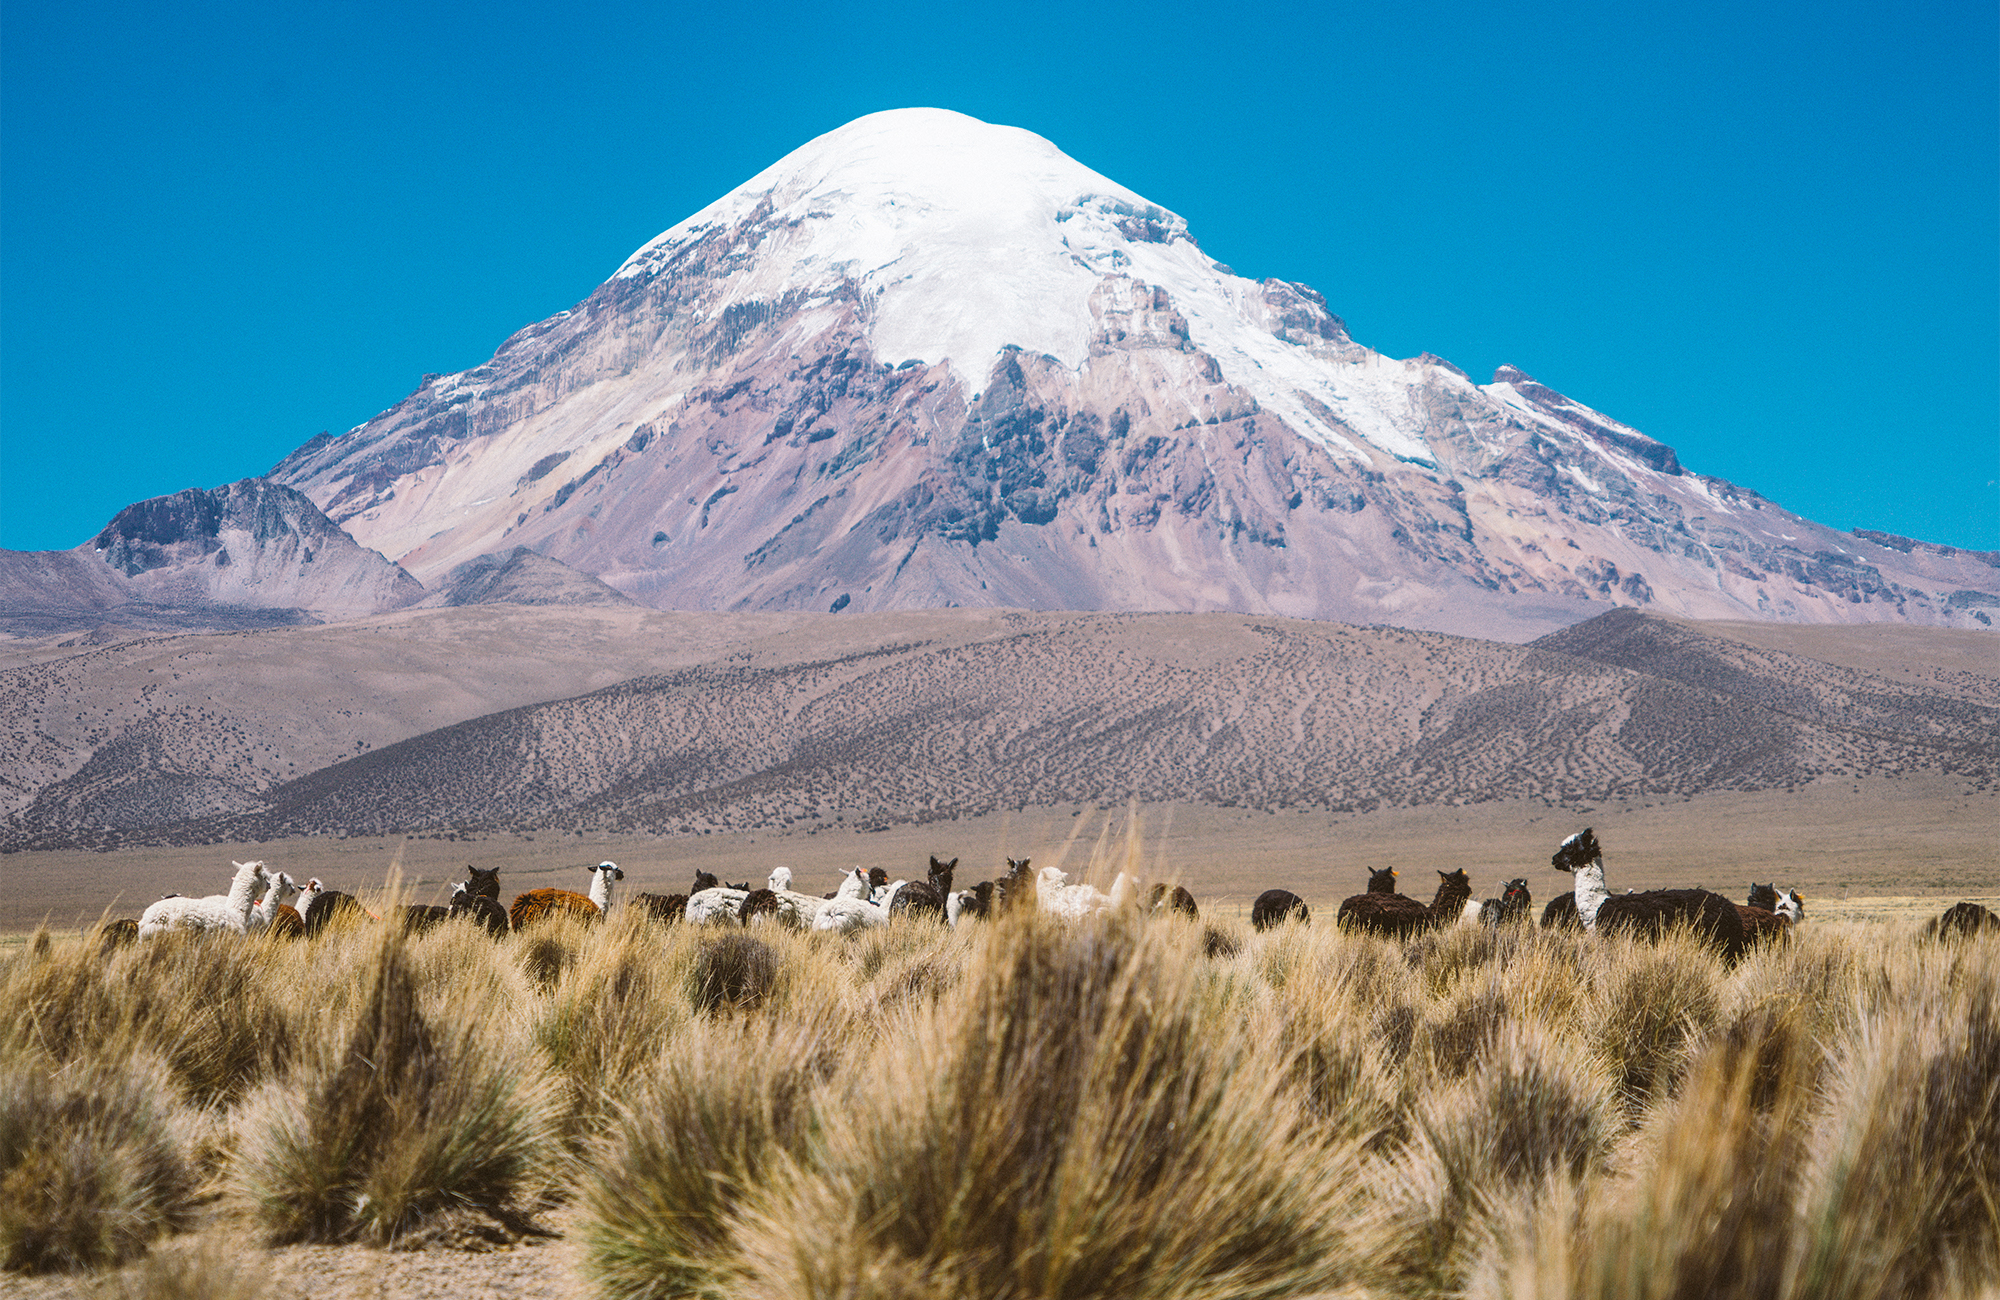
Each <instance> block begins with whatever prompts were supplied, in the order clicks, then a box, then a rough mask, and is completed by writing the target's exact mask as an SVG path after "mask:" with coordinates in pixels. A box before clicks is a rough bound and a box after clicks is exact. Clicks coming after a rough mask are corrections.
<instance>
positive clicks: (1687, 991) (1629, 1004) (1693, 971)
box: [1584, 930, 1723, 1118]
mask: <svg viewBox="0 0 2000 1300" xmlns="http://www.w3.org/2000/svg"><path fill="white" fill-rule="evenodd" d="M1593 957H1594V961H1593V967H1594V969H1593V970H1592V971H1591V975H1590V977H1591V978H1592V980H1593V982H1594V983H1596V984H1597V986H1598V987H1597V991H1596V999H1597V1000H1596V1001H1595V1002H1594V1003H1592V1004H1591V1005H1590V1006H1589V1007H1588V1008H1587V1009H1586V1010H1585V1012H1584V1015H1585V1018H1586V1020H1587V1025H1588V1027H1587V1030H1586V1032H1587V1033H1588V1034H1589V1037H1590V1039H1591V1041H1592V1042H1593V1043H1594V1045H1595V1046H1596V1048H1597V1051H1598V1053H1599V1054H1600V1055H1601V1056H1602V1057H1603V1059H1604V1062H1605V1064H1606V1066H1607V1067H1608V1068H1609V1069H1610V1071H1611V1072H1612V1075H1613V1077H1614V1078H1616V1080H1617V1082H1618V1091H1619V1094H1620V1096H1621V1097H1622V1098H1623V1099H1624V1101H1625V1104H1626V1107H1627V1108H1628V1110H1629V1111H1630V1112H1631V1114H1632V1115H1633V1117H1634V1118H1637V1117H1638V1116H1639V1115H1641V1114H1643V1113H1644V1111H1645V1109H1646V1108H1647V1107H1648V1106H1649V1105H1651V1104H1652V1103H1653V1102H1654V1101H1655V1100H1656V1099H1657V1098H1659V1097H1661V1096H1664V1095H1665V1094H1667V1093H1668V1092H1670V1091H1672V1089H1673V1087H1674V1086H1675V1085H1676V1084H1677V1083H1679V1082H1680V1079H1681V1076H1682V1075H1683V1074H1684V1073H1685V1072H1686V1070H1687V1067H1688V1063H1689V1061H1690V1060H1691V1058H1692V1056H1693V1052H1694V1049H1695V1048H1696V1047H1697V1046H1699V1045H1700V1043H1701V1041H1702V1040H1703V1038H1704V1037H1705V1036H1706V1035H1707V1033H1708V1032H1709V1031H1710V1030H1711V1029H1713V1028H1714V1027H1715V1024H1716V1022H1717V1021H1718V1020H1719V1019H1720V1018H1721V1014H1722V998H1721V992H1720V986H1721V984H1722V980H1723V972H1722V967H1721V964H1720V962H1719V961H1718V959H1717V958H1716V957H1715V955H1714V953H1713V952H1711V951H1710V949H1709V948H1708V947H1707V946H1706V945H1705V944H1703V943H1701V942H1699V941H1698V940H1696V939H1695V938H1694V937H1693V936H1692V935H1690V934H1687V933H1686V932H1685V931H1684V930H1682V931H1679V932H1674V933H1671V934H1670V935H1669V936H1668V938H1667V939H1666V940H1664V941H1663V942H1661V943H1660V944H1659V945H1657V946H1653V945H1647V944H1643V943H1635V941H1633V940H1630V939H1607V940H1600V941H1599V948H1598V950H1597V951H1596V952H1595V953H1594V954H1593Z"/></svg>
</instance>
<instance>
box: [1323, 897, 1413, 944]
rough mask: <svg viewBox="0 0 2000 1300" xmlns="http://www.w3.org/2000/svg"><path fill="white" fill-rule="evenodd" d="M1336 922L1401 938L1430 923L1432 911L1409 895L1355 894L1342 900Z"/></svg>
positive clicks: (1370, 932) (1344, 926) (1371, 932)
mask: <svg viewBox="0 0 2000 1300" xmlns="http://www.w3.org/2000/svg"><path fill="white" fill-rule="evenodd" d="M1333 919H1334V924H1336V925H1338V926H1340V927H1341V928H1342V929H1352V930H1364V931H1366V932H1367V933H1369V934H1382V935H1388V936H1390V937H1392V938H1400V937H1402V936H1403V935H1406V934H1414V933H1415V932H1416V931H1418V930H1420V929H1422V928H1423V927H1424V926H1425V925H1427V924H1429V922H1430V919H1431V911H1430V909H1429V908H1427V907H1425V906H1424V905H1423V904H1422V903H1419V902H1418V901H1417V900H1416V899H1414V898H1411V897H1410V896H1409V895H1408V894H1355V895H1353V896H1352V897H1350V898H1347V899H1344V900H1342V902H1341V904H1340V911H1339V912H1337V913H1336V914H1335V915H1334V918H1333Z"/></svg>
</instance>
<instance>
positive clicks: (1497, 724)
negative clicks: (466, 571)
mask: <svg viewBox="0 0 2000 1300" xmlns="http://www.w3.org/2000/svg"><path fill="white" fill-rule="evenodd" d="M1890 630H1892V631H1895V632H1896V633H1898V636H1897V638H1895V639H1893V640H1892V642H1891V643H1889V644H1887V645H1885V646H1878V647H1877V648H1876V649H1873V650H1870V651H1868V653H1869V654H1871V655H1873V656H1874V657H1875V658H1876V659H1878V660H1885V659H1892V660H1894V661H1896V662H1900V663H1921V662H1924V661H1925V659H1926V657H1927V656H1928V657H1930V658H1934V659H1936V661H1937V662H1938V664H1939V665H1940V671H1937V672H1935V673H1933V674H1932V675H1931V676H1930V677H1928V678H1925V679H1921V680H1920V679H1916V678H1912V677H1907V676H1905V677H1898V676H1895V675H1892V674H1890V673H1887V672H1878V671H1869V670H1867V669H1862V668H1855V667H1843V666H1840V665H1837V664H1834V663H1831V662H1829V661H1827V660H1823V659H1817V658H1814V657H1812V656H1810V655H1807V654H1801V653H1798V652H1797V651H1796V650H1783V649H1775V648H1772V647H1768V646H1759V645H1753V644H1750V643H1748V642H1743V641H1737V640H1734V639H1732V638H1730V637H1729V636H1727V635H1725V634H1723V633H1721V632H1719V631H1717V630H1715V629H1710V628H1704V627H1702V626H1700V625H1693V624H1684V623H1678V622H1675V621H1673V620H1667V619H1663V618H1660V617H1658V616H1654V615H1646V614H1640V613H1637V612H1633V611H1618V612H1614V613H1611V614H1607V615H1605V616H1603V617H1601V618H1600V619H1598V620H1595V621H1594V622H1592V623H1589V624H1584V625H1580V626H1579V627H1576V628H1572V629H1569V630H1567V631H1565V632H1561V633H1557V634H1555V635H1554V636H1552V637H1550V638H1548V639H1547V640H1546V642H1545V643H1538V644H1535V645H1529V646H1515V645H1505V644H1501V643H1495V642H1481V641H1472V640H1467V639H1464V638H1455V637H1449V636H1445V635H1441V634H1437V633H1423V632H1413V631H1409V630H1406V629H1398V628H1392V627H1375V628H1361V627H1351V626H1343V625H1337V624H1325V623H1312V622H1304V621H1297V620H1279V619H1270V618H1267V617H1262V616H1250V615H1236V614H1204V615H1186V614H1117V613H1101V614H1076V613H1065V614H1035V613H1027V612H1010V611H940V612H935V613H915V614H906V613H889V614H871V615H859V616H854V617H852V618H850V617H847V616H829V615H825V614H820V615H793V616H783V615H717V614H701V615H663V614H658V613H654V612H651V611H646V610H641V609H635V608H632V607H559V606H545V607H540V608H536V607H520V606H508V607H492V608H491V609H490V610H482V609H479V608H468V609H443V610H429V611H408V612H400V613H397V614H395V615H391V616H386V617H385V618H384V619H378V620H371V621H368V622H364V623H357V624H351V625H345V626H328V627H321V628H300V629H291V630H280V631H273V632H263V633H257V634H253V635H250V636H242V635H239V636H237V637H234V638H226V639H220V640H218V639H217V638H210V637H178V638H154V639H151V640H148V641H144V642H134V643H128V644H126V645H124V646H113V647H108V648H104V649H97V650H91V651H87V652H84V653H81V654H78V655H75V656H72V657H70V658H66V659H63V660H59V661H56V662H54V663H46V664H36V665H24V666H22V667H19V668H15V669H11V670H7V671H4V672H0V701H8V702H10V703H9V707H10V709H13V711H14V712H15V713H16V714H17V715H18V716H20V717H21V718H22V719H23V723H22V724H21V725H23V726H25V727H27V728H28V730H27V731H26V732H24V733H23V734H21V735H17V736H16V738H15V741H16V743H15V745H14V748H13V755H14V756H13V757H12V758H10V759H9V761H8V762H7V763H6V764H5V765H0V792H6V794H7V814H8V816H7V821H6V824H5V829H4V830H0V844H5V845H10V846H12V847H15V848H35V847H58V846H64V845H76V844H96V845H103V846H109V845H115V844H138V843H199V842H215V841H221V840H231V841H233V840H266V839H273V838H280V837H285V836H293V835H341V834H390V833H446V832H449V833H459V832H462V831H468V830H482V831H509V830H521V829H524V828H527V829H534V828H546V829H549V830H588V831H620V832H625V831H643V832H647V833H653V834H661V835H669V836H671V835H684V834H698V833H701V832H703V831H729V830H743V829H753V830H754V829H757V828H760V827H771V828H778V827H784V826H808V827H809V826H812V825H818V824H828V825H831V824H833V823H834V822H835V821H836V820H837V819H844V820H845V821H846V822H848V823H850V824H857V823H858V824H902V823H918V822H925V821H934V820H939V819H948V818H950V817H952V816H959V815H977V814H980V813H983V812H992V811H1004V810H1007V809H1012V808H1017V807H1026V806H1046V805H1052V804H1058V803H1081V802H1097V803H1109V804H1113V805H1115V804H1119V803H1122V802H1123V801H1125V800H1126V799H1128V798H1139V799H1141V800H1142V801H1145V802H1190V803H1200V804H1206V805H1210V806H1217V807H1246V808H1264V809H1271V810H1279V811H1283V810H1286V809H1290V808H1315V809H1321V810H1331V811H1341V810H1362V811H1365V810H1367V809H1370V808H1385V807H1416V806H1423V805H1447V806H1448V805H1454V804H1459V803H1467V802H1474V803H1477V802H1489V801H1492V800H1496V799H1497V800H1517V799H1540V800H1543V801H1545V802H1549V803H1551V804H1573V803H1577V802H1595V801H1599V800H1603V799H1606V798H1613V797H1617V798H1635V797H1652V798H1664V799H1675V798H1685V797H1692V796H1694V795H1696V794H1704V793H1712V792H1716V791H1726V790H1737V791H1754V790H1760V789H1780V790H1784V789H1794V788H1797V787H1800V786H1805V785H1810V784H1813V783H1816V782H1822V781H1827V780H1844V779H1849V778H1851V777H1858V776H1887V777H1912V776H1917V775H1922V774H1932V775H1942V776H1944V777H1947V778H1949V779H1950V780H1952V781H1956V782H1960V783H1962V784H1963V785H1964V786H1965V787H1966V788H1968V789H1979V790H1983V789H1986V788H1989V787H1990V786H1992V785H1994V784H1996V783H2000V747H1996V744H1995V741H1994V736H1995V735H2000V674H1994V673H1992V672H1985V673H1968V672H1965V671H1963V670H1961V669H1960V668H1958V667H1957V665H1958V664H1959V663H1961V662H1963V659H1962V656H1963V654H1964V653H1966V651H1967V646H1966V645H1960V644H1959V643H1960V642H1967V643H1968V644H1969V643H1970V641H1976V640H1980V639H1981V634H1975V633H1969V632H1951V631H1948V630H1942V629H1921V628H1902V629H1890ZM1802 631H1806V632H1811V633H1814V636H1811V637H1808V638H1806V644H1807V645H1808V646H1809V645H1811V644H1813V643H1815V642H1818V641H1826V639H1827V638H1828V637H1829V636H1832V635H1835V634H1838V635H1841V636H1844V637H1846V638H1847V640H1849V641H1854V640H1855V638H1856V637H1857V636H1859V635H1860V634H1861V633H1863V632H1864V629H1833V628H1822V629H1802ZM1940 638H1943V639H1945V640H1940ZM1947 640H1948V641H1949V645H1947V644H1946V641H1947ZM1857 644H1858V642H1857ZM489 645H490V647H491V648H490V649H489ZM537 645H539V646H540V647H541V648H540V649H536V648H534V647H535V646H537ZM1931 645H1936V646H1938V647H1939V649H1940V650H1941V651H1942V650H1949V654H1938V655H1931V654H1929V652H1928V651H1927V650H1926V647H1927V646H1931ZM308 647H317V649H314V650H312V651H311V653H307V649H308ZM225 651H226V653H223V652H225ZM468 654H478V655H481V656H485V657H482V658H481V662H482V663H485V664H487V665H488V666H489V668H488V672H487V673H486V674H484V675H483V676H486V677H490V678H491V679H492V680H491V683H490V684H485V683H482V682H468V681H466V680H465V679H464V675H463V674H461V673H457V672H455V671H453V670H452V668H451V667H449V666H450V665H456V664H458V663H460V662H462V661H463V659H464V657H465V656H466V655H468ZM508 656H511V657H512V658H511V659H509V658H508ZM291 662H296V664H297V665H298V667H297V668H296V669H294V670H293V677H292V678H291V679H288V678H286V677H284V676H283V675H282V665H284V664H286V663H291ZM1974 662H1979V660H1977V659H1976V658H1975V660H1974ZM510 663H511V664H512V665H513V666H511V667H510ZM1947 669H1948V670H1947ZM349 678H352V679H353V682H352V684H350V683H349V681H348V679H349ZM169 679H171V680H169ZM294 679H295V680H294ZM288 682H289V683H290V684H288ZM364 682H373V683H379V684H380V688H381V690H382V691H389V692H394V693H396V698H400V699H402V701H403V702H402V703H401V704H395V703H394V702H393V700H392V699H391V698H390V697H389V696H387V695H384V696H382V698H380V699H377V700H376V701H375V703H373V704H371V705H370V706H369V707H367V708H355V709H347V708H331V707H328V708H302V707H301V706H302V704H303V703H304V700H303V699H302V696H301V694H300V692H301V691H306V692H308V693H309V692H311V691H324V692H329V693H330V694H329V699H351V700H354V701H355V702H356V703H359V702H360V700H361V699H362V698H364V697H362V696H359V695H357V694H356V693H355V689H354V687H355V685H358V684H360V683H364ZM223 683H230V684H231V685H232V687H233V689H232V690H230V691H228V692H222V691H218V686H220V685H222V684H223ZM236 683H241V685H236ZM576 687H581V688H583V689H581V690H577V689H575V688H576ZM378 694H379V692H378ZM37 702H39V703H37ZM493 705H498V706H500V707H497V708H494V707H491V706H493ZM17 706H18V707H17ZM385 708H386V709H387V712H385V711H384V710H385ZM72 715H74V716H75V717H76V718H77V719H79V720H80V721H79V722H78V723H77V724H76V725H75V726H74V727H72V726H71V724H70V718H71V716H72ZM305 715H309V717H310V725H306V723H305ZM37 738H39V739H37Z"/></svg>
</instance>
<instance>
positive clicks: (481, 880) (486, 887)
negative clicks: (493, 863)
mask: <svg viewBox="0 0 2000 1300" xmlns="http://www.w3.org/2000/svg"><path fill="white" fill-rule="evenodd" d="M465 888H466V891H467V892H468V893H470V894H472V895H474V896H476V897H479V898H490V899H493V900H494V901H495V902H498V901H499V899H500V868H498V867H475V866H473V865H472V864H471V863H469V862H468V863H467V864H466V866H465ZM468 906H470V904H468Z"/></svg>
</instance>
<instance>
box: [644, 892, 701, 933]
mask: <svg viewBox="0 0 2000 1300" xmlns="http://www.w3.org/2000/svg"><path fill="white" fill-rule="evenodd" d="M632 906H634V907H636V908H638V909H639V910H640V911H642V912H644V913H645V914H646V915H647V916H649V917H651V918H652V919H653V920H655V921H658V922H659V923H660V924H661V925H674V924H677V923H678V922H680V921H683V920H686V919H687V910H688V896H687V895H686V894H634V895H633V896H632Z"/></svg>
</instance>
